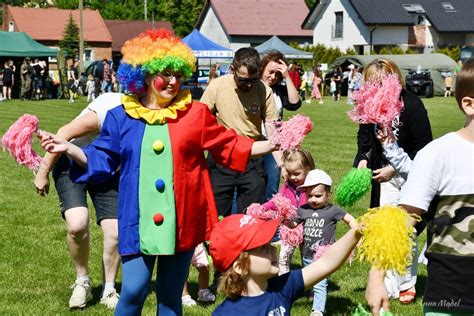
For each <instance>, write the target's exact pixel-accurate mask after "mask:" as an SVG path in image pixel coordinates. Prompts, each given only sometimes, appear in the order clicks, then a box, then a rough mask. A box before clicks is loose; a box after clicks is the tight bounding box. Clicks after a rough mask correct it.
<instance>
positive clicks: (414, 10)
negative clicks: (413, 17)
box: [402, 4, 425, 14]
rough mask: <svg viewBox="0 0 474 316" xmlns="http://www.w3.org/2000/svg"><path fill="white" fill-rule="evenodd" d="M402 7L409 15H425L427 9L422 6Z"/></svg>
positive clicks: (409, 5) (407, 5)
mask: <svg viewBox="0 0 474 316" xmlns="http://www.w3.org/2000/svg"><path fill="white" fill-rule="evenodd" d="M402 7H403V8H404V9H405V10H407V12H408V13H411V14H413V13H418V14H424V13H425V9H424V8H423V6H422V5H421V4H402Z"/></svg>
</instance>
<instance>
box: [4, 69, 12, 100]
mask: <svg viewBox="0 0 474 316" xmlns="http://www.w3.org/2000/svg"><path fill="white" fill-rule="evenodd" d="M4 67H5V68H4V69H3V100H7V99H8V100H11V98H12V87H13V84H14V80H15V79H14V68H13V67H14V66H13V61H11V60H9V61H6V62H5V64H4Z"/></svg>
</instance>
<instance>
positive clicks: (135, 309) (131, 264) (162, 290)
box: [115, 250, 194, 316]
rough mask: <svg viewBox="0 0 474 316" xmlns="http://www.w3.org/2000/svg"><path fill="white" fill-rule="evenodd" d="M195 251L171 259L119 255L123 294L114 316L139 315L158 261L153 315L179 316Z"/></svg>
mask: <svg viewBox="0 0 474 316" xmlns="http://www.w3.org/2000/svg"><path fill="white" fill-rule="evenodd" d="M193 252H194V250H189V251H187V252H181V253H176V254H175V255H171V256H147V255H132V256H122V291H121V293H120V299H119V302H118V304H117V308H116V310H115V315H127V316H128V315H141V313H142V308H143V304H144V303H145V299H146V297H147V296H148V293H150V286H151V276H152V273H153V268H154V265H155V261H156V258H158V262H157V273H156V288H155V292H156V298H157V301H158V308H157V311H156V315H161V316H176V315H179V316H181V315H182V314H183V307H182V305H181V294H182V291H183V287H184V282H185V281H186V279H187V277H188V271H189V264H190V263H191V258H192V256H193Z"/></svg>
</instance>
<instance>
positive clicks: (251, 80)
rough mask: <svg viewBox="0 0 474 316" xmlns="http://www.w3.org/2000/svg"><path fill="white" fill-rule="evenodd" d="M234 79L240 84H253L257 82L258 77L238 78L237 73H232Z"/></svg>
mask: <svg viewBox="0 0 474 316" xmlns="http://www.w3.org/2000/svg"><path fill="white" fill-rule="evenodd" d="M234 77H235V80H237V81H238V82H239V83H241V84H254V83H257V82H258V81H259V80H260V78H258V77H257V78H240V77H239V76H237V74H235V73H234Z"/></svg>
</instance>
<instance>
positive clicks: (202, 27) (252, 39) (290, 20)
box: [196, 0, 313, 51]
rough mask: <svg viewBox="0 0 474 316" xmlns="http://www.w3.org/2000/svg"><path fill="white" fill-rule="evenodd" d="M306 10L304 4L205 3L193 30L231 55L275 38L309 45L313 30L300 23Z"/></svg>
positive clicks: (288, 0)
mask: <svg viewBox="0 0 474 316" xmlns="http://www.w3.org/2000/svg"><path fill="white" fill-rule="evenodd" d="M308 13H309V9H308V7H307V6H306V4H305V2H304V0H259V1H249V0H207V1H206V3H205V5H204V8H203V10H202V11H201V14H200V16H199V18H198V21H197V23H196V28H197V29H199V31H200V32H201V33H202V34H203V35H205V36H206V37H207V38H209V39H211V40H212V41H214V42H216V43H218V44H219V45H221V46H224V47H227V48H230V49H232V50H234V51H236V50H237V49H239V48H241V47H247V46H257V45H260V44H262V43H263V42H265V41H266V40H268V39H269V38H270V37H272V36H273V35H277V36H278V37H279V38H280V39H281V40H283V41H284V42H285V43H289V42H295V43H299V44H301V45H304V44H311V43H312V34H313V32H312V30H310V29H306V30H304V29H302V28H301V22H302V21H303V20H304V18H305V17H306V16H307V15H308Z"/></svg>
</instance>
